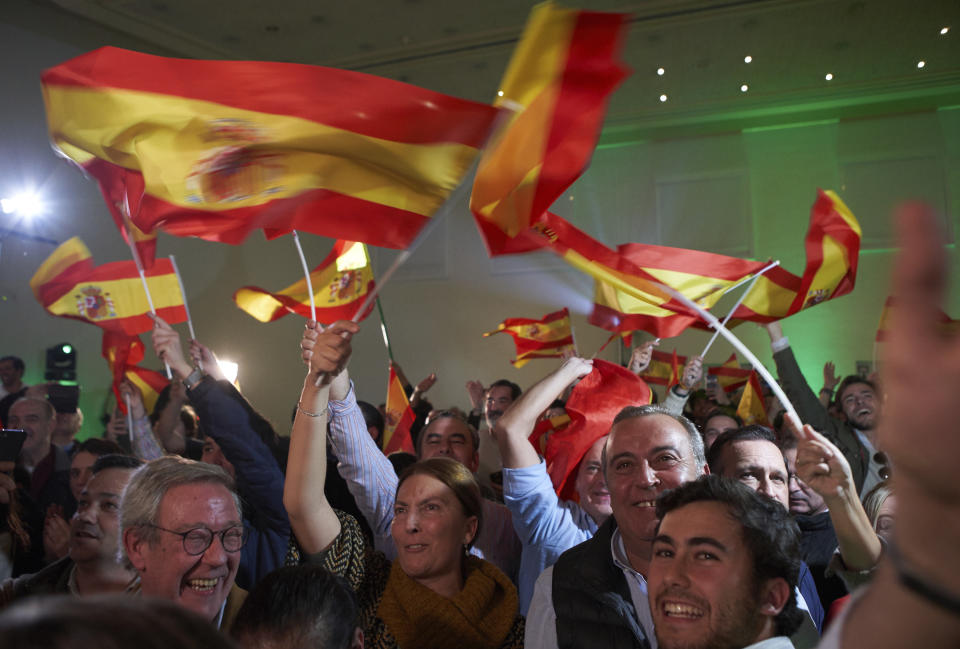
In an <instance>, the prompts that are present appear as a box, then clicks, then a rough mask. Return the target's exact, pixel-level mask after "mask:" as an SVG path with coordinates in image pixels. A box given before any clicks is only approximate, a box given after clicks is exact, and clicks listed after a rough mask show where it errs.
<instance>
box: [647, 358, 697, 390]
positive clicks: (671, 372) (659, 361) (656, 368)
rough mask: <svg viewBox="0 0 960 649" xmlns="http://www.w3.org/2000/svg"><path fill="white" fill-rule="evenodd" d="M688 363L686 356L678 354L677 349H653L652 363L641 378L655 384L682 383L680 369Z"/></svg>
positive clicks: (671, 384)
mask: <svg viewBox="0 0 960 649" xmlns="http://www.w3.org/2000/svg"><path fill="white" fill-rule="evenodd" d="M686 363H687V357H686V356H677V350H676V349H674V350H673V352H672V353H670V354H668V353H667V352H658V351H656V350H654V351H653V356H652V357H651V358H650V364H649V365H648V366H647V369H646V370H645V371H644V373H643V374H642V375H641V378H642V379H643V380H644V381H646V382H647V383H653V384H655V385H665V386H667V387H673V386H674V385H677V384H678V383H680V378H681V376H682V370H681V369H680V368H681V367H683V366H684V365H686Z"/></svg>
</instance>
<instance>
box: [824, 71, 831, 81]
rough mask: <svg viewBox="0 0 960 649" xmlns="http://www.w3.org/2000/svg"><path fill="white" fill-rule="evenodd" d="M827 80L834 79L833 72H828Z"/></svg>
mask: <svg viewBox="0 0 960 649" xmlns="http://www.w3.org/2000/svg"><path fill="white" fill-rule="evenodd" d="M824 79H826V80H827V81H833V72H827V75H826V76H825V77H824Z"/></svg>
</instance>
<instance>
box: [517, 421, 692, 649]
mask: <svg viewBox="0 0 960 649" xmlns="http://www.w3.org/2000/svg"><path fill="white" fill-rule="evenodd" d="M601 457H602V464H603V470H604V472H605V475H606V479H607V489H608V490H609V491H610V506H611V508H612V509H613V515H612V516H610V517H609V518H608V519H607V520H606V521H605V522H604V523H603V525H601V526H600V528H599V529H598V530H597V532H596V534H594V536H593V538H592V539H590V540H589V541H585V542H584V543H581V544H580V545H578V546H576V547H573V548H571V549H570V550H567V551H566V552H564V553H563V554H562V555H561V556H560V559H559V560H558V561H557V563H556V564H555V565H554V566H553V567H552V568H547V569H546V570H545V571H544V572H543V574H542V575H540V578H539V579H537V585H536V588H535V590H534V594H533V600H532V602H531V604H530V612H529V615H528V616H527V627H526V646H527V647H530V648H531V649H539V648H541V647H543V648H546V647H550V648H553V647H557V646H558V642H557V639H558V638H563V639H564V644H565V646H572V647H594V646H597V644H598V642H599V643H601V644H604V645H605V646H609V647H650V646H651V643H652V639H653V638H654V635H653V618H652V616H651V613H650V605H649V603H648V601H647V582H646V578H645V575H646V574H647V570H648V568H649V565H650V555H651V544H652V542H653V538H654V536H655V533H656V527H657V523H658V520H657V517H656V509H655V505H656V500H657V496H659V495H660V494H661V493H663V492H664V491H667V490H668V489H672V488H674V487H679V486H680V485H682V484H684V483H686V482H689V481H691V480H695V479H696V478H697V477H699V476H701V475H703V474H704V473H709V469H708V467H707V463H706V459H705V458H704V453H703V440H702V439H701V437H700V434H699V432H698V431H697V429H696V427H695V426H694V425H693V424H692V423H691V422H690V421H689V420H688V419H687V418H686V417H684V416H683V415H673V414H671V413H669V412H668V411H667V410H666V409H665V408H663V407H661V406H628V407H627V408H624V409H623V410H621V411H620V413H619V414H618V415H617V416H616V418H615V419H614V423H613V427H612V428H611V429H610V434H609V436H608V437H607V443H606V444H605V445H604V448H603V452H602V456H601Z"/></svg>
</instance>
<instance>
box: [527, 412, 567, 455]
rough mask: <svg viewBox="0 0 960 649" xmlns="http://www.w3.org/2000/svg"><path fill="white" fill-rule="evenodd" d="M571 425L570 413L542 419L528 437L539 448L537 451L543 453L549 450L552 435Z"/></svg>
mask: <svg viewBox="0 0 960 649" xmlns="http://www.w3.org/2000/svg"><path fill="white" fill-rule="evenodd" d="M569 425H570V415H566V414H564V415H558V416H556V417H550V418H548V419H541V420H540V421H538V422H537V425H536V426H534V428H533V432H532V433H530V437H529V438H528V439H529V440H530V443H531V444H533V447H534V448H535V449H537V453H539V454H540V455H543V454H544V453H546V452H547V442H548V441H550V437H551V436H552V435H553V434H554V433H557V432H559V431H561V430H563V429H564V428H566V427H567V426H569Z"/></svg>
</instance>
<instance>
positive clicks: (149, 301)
mask: <svg viewBox="0 0 960 649" xmlns="http://www.w3.org/2000/svg"><path fill="white" fill-rule="evenodd" d="M123 209H124V212H125V213H126V215H127V218H128V219H129V218H130V210H129V208H128V207H127V204H126V203H124V205H123ZM123 232H124V234H126V235H127V236H126V237H124V238H125V239H126V240H127V244H128V245H129V246H130V254H131V255H133V263H134V264H135V265H136V267H137V273H139V275H140V281H141V282H142V283H143V292H144V293H146V294H147V305H148V306H149V307H150V313H152V314H153V315H154V316H156V315H157V310H156V308H154V306H153V296H151V295H150V287H149V286H147V275H146V273H144V272H143V263H141V261H140V253H138V252H137V246H136V244H135V243H134V242H133V235H132V234H130V231H129V230H127V226H126V224H124V226H123ZM184 304H186V298H184ZM163 366H164V367H165V368H166V370H167V379H170V380H172V379H173V372H171V371H170V364H169V363H168V362H167V361H163Z"/></svg>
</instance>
